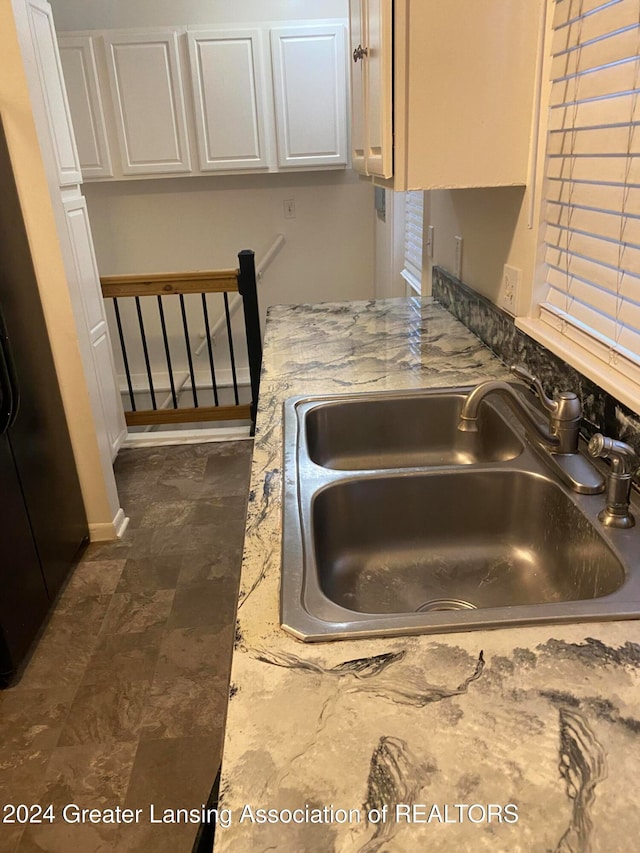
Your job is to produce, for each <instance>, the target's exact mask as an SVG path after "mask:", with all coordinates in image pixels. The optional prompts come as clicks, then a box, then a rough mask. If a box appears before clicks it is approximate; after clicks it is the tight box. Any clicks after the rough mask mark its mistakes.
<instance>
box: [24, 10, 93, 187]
mask: <svg viewBox="0 0 640 853" xmlns="http://www.w3.org/2000/svg"><path fill="white" fill-rule="evenodd" d="M26 8H27V14H28V17H29V28H30V30H31V40H32V43H33V49H34V55H35V63H36V66H37V70H38V77H39V78H40V85H41V86H42V91H43V94H44V106H45V111H46V115H47V122H48V124H49V130H50V132H51V140H52V143H53V145H52V147H53V153H54V157H55V161H56V168H57V170H58V182H59V185H60V186H61V187H64V186H68V185H70V184H78V183H80V182H81V181H82V172H81V170H80V161H79V159H78V152H77V150H76V143H75V139H74V136H73V126H72V124H71V112H70V110H69V102H68V101H67V94H66V91H65V88H64V77H63V74H62V64H61V62H60V54H59V52H58V43H57V41H56V32H55V28H54V25H53V17H52V14H51V7H50V6H49V4H48V3H47V2H45V0H27V4H26Z"/></svg>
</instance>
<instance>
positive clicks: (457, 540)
mask: <svg viewBox="0 0 640 853" xmlns="http://www.w3.org/2000/svg"><path fill="white" fill-rule="evenodd" d="M311 536H312V541H313V562H314V563H315V572H316V579H317V583H318V586H319V589H320V590H321V591H322V593H323V594H324V595H325V596H326V597H327V598H329V599H330V600H331V601H334V602H335V603H336V604H339V605H340V606H341V607H344V608H348V609H350V610H354V611H357V612H358V613H414V612H431V611H444V610H449V611H451V610H474V609H477V608H486V607H511V606H514V605H523V604H542V603H547V602H554V601H578V600H581V599H592V598H598V597H600V596H604V595H609V594H610V593H612V592H614V591H615V590H616V589H618V588H619V587H620V586H621V585H622V583H623V582H624V579H625V571H624V568H623V567H622V565H621V563H620V561H619V559H618V558H617V557H616V556H615V554H614V553H613V552H612V551H611V549H610V548H609V547H608V546H607V545H606V543H605V542H604V540H603V539H602V538H601V537H600V536H599V534H598V533H597V531H596V529H595V528H594V527H592V526H591V525H590V524H589V523H587V522H586V519H585V518H584V516H583V515H582V514H581V512H580V510H579V509H578V508H577V507H576V506H575V505H574V504H573V502H572V501H571V500H570V498H569V497H567V495H566V494H565V493H564V492H563V491H562V490H561V488H560V487H559V486H557V485H556V484H555V483H553V482H550V481H549V480H547V479H545V478H544V477H541V476H539V475H537V474H530V473H527V472H523V471H486V470H482V471H473V472H467V471H465V472H463V473H462V474H460V473H453V474H451V473H446V474H419V475H415V476H402V475H399V476H397V475H391V476H386V477H380V478H376V479H351V480H347V481H345V482H341V483H337V484H335V485H331V486H328V487H327V488H325V489H323V490H322V491H320V492H319V493H318V494H317V495H316V496H315V497H314V499H313V506H312V510H311Z"/></svg>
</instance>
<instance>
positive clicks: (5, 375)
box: [0, 309, 20, 435]
mask: <svg viewBox="0 0 640 853" xmlns="http://www.w3.org/2000/svg"><path fill="white" fill-rule="evenodd" d="M19 405H20V391H19V389H18V381H17V377H16V371H15V367H14V364H13V357H12V355H11V345H10V344H9V336H8V334H7V330H6V327H5V325H4V317H3V316H2V310H1V309H0V435H4V433H5V432H6V431H7V430H8V429H9V428H10V427H11V426H13V424H14V422H15V419H16V417H17V416H18V407H19Z"/></svg>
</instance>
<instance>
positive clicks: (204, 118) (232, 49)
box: [187, 29, 269, 172]
mask: <svg viewBox="0 0 640 853" xmlns="http://www.w3.org/2000/svg"><path fill="white" fill-rule="evenodd" d="M262 36H263V34H262V32H260V30H244V29H242V30H225V29H215V30H206V31H189V32H188V33H187V39H188V43H189V61H190V67H191V81H192V85H193V98H194V106H195V113H194V120H195V126H196V138H197V143H198V160H199V164H200V169H201V171H203V172H210V171H216V170H218V171H219V170H225V171H229V170H234V171H235V170H238V169H260V168H261V169H266V168H267V167H268V166H269V162H268V155H267V131H266V126H265V91H264V90H265V79H264V55H263V44H262Z"/></svg>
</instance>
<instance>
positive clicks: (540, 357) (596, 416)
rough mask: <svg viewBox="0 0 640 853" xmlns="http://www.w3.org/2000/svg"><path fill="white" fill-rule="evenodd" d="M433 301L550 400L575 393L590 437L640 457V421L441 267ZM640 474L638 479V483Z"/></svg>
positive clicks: (435, 272) (436, 273) (437, 269)
mask: <svg viewBox="0 0 640 853" xmlns="http://www.w3.org/2000/svg"><path fill="white" fill-rule="evenodd" d="M433 297H434V299H436V300H437V301H438V302H439V303H440V304H441V305H442V306H443V307H444V308H446V309H447V311H449V312H450V313H451V314H453V316H454V317H456V318H457V319H458V320H460V321H461V322H462V323H464V325H465V326H466V327H467V328H468V329H470V330H471V331H472V332H473V333H474V334H475V335H477V336H478V337H479V338H480V340H481V341H483V343H484V344H486V346H488V347H489V349H491V350H492V351H493V352H494V353H495V354H496V355H497V356H498V358H500V359H501V360H502V361H503V362H504V363H505V364H507V365H511V364H521V365H523V366H524V367H526V368H527V370H528V371H529V372H530V373H532V374H533V375H534V376H537V377H538V379H540V381H541V382H542V385H543V387H544V389H545V391H546V392H547V394H549V395H550V396H553V395H554V394H555V393H557V392H559V391H575V392H576V393H577V394H578V395H579V396H580V399H581V400H582V406H583V411H584V420H583V433H584V436H585V438H588V437H589V436H590V435H593V434H594V433H595V432H602V433H604V434H605V435H607V436H610V437H611V438H617V439H620V440H621V441H626V442H627V443H628V444H630V445H631V446H632V447H633V448H634V449H635V451H636V453H637V454H638V456H639V457H640V418H639V417H638V416H637V415H636V414H634V413H633V412H632V411H631V410H630V409H628V408H627V407H626V406H624V405H622V403H620V402H619V401H618V400H616V399H615V398H614V397H612V396H611V395H610V394H608V393H607V392H606V391H604V390H603V389H602V388H600V387H599V386H598V385H596V384H595V383H594V382H592V381H591V380H590V379H587V377H586V376H583V375H582V374H581V373H579V372H578V371H577V370H575V369H574V368H573V367H570V366H569V365H568V364H567V363H566V362H564V361H563V360H562V359H561V358H559V357H558V356H556V355H554V354H553V353H552V352H551V351H550V350H548V349H547V348H546V347H544V346H542V344H539V343H538V342H537V341H534V340H533V338H530V337H529V336H528V335H526V334H525V333H524V332H522V331H520V329H517V328H516V326H515V324H514V322H513V318H512V317H510V316H509V315H508V314H506V313H505V312H504V311H502V310H501V309H500V308H498V307H497V306H496V305H494V304H493V302H491V301H490V300H488V299H486V298H485V297H484V296H481V295H480V294H478V293H476V292H475V291H474V290H472V289H471V288H470V287H467V285H466V284H464V283H463V282H462V281H460V280H459V279H457V278H455V277H454V276H452V275H450V274H449V273H448V272H447V271H446V270H443V269H442V268H441V267H434V269H433ZM639 477H640V471H639V472H638V474H637V475H636V483H637V482H638V478H639Z"/></svg>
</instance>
